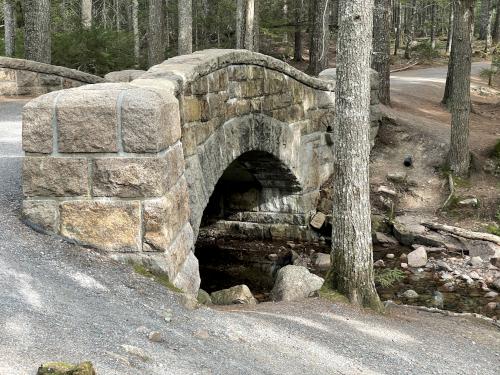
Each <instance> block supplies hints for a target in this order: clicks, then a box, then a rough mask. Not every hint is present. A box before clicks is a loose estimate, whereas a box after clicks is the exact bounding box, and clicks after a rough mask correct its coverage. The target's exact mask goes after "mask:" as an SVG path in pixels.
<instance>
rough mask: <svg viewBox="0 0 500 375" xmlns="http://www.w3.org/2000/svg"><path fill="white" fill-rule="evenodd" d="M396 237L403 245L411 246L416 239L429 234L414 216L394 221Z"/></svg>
mask: <svg viewBox="0 0 500 375" xmlns="http://www.w3.org/2000/svg"><path fill="white" fill-rule="evenodd" d="M393 229H394V236H395V237H396V239H397V240H398V241H399V242H400V243H401V244H402V245H406V246H410V245H411V244H413V243H414V241H415V237H416V236H418V235H422V234H424V233H426V232H427V229H426V228H425V227H424V226H423V225H421V224H420V220H419V219H418V218H416V217H413V216H398V217H396V218H395V220H394V227H393Z"/></svg>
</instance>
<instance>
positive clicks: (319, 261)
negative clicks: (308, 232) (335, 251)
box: [314, 253, 332, 271]
mask: <svg viewBox="0 0 500 375" xmlns="http://www.w3.org/2000/svg"><path fill="white" fill-rule="evenodd" d="M331 265H332V258H331V255H330V254H323V253H317V254H315V256H314V266H315V267H317V268H318V269H320V270H323V271H326V270H328V269H329V268H330V266H331Z"/></svg>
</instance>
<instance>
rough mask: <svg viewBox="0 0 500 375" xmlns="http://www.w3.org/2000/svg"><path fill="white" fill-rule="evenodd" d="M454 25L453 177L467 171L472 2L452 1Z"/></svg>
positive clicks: (451, 161)
mask: <svg viewBox="0 0 500 375" xmlns="http://www.w3.org/2000/svg"><path fill="white" fill-rule="evenodd" d="M454 2H455V23H454V28H453V34H454V42H453V48H452V52H451V53H452V56H451V60H452V64H453V71H452V81H453V90H452V92H451V142H450V153H449V164H450V169H451V171H452V172H453V174H455V175H457V176H466V175H467V174H468V172H469V165H470V152H469V118H470V110H471V99H470V72H471V60H472V46H471V27H472V19H473V17H474V0H454Z"/></svg>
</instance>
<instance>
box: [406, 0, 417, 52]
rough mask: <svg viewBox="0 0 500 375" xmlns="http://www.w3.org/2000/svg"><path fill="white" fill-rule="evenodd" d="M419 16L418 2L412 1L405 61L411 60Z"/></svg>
mask: <svg viewBox="0 0 500 375" xmlns="http://www.w3.org/2000/svg"><path fill="white" fill-rule="evenodd" d="M416 14H417V0H412V3H411V10H410V19H409V25H408V32H407V33H406V35H405V37H406V45H405V59H407V60H409V59H410V58H411V44H412V43H413V38H415V21H416V18H417V17H416Z"/></svg>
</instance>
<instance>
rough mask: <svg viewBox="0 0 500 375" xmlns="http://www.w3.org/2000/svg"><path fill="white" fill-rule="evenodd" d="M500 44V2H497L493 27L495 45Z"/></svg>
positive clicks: (499, 0)
mask: <svg viewBox="0 0 500 375" xmlns="http://www.w3.org/2000/svg"><path fill="white" fill-rule="evenodd" d="M499 42H500V0H497V7H496V11H495V26H494V27H493V44H497V43H499Z"/></svg>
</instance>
